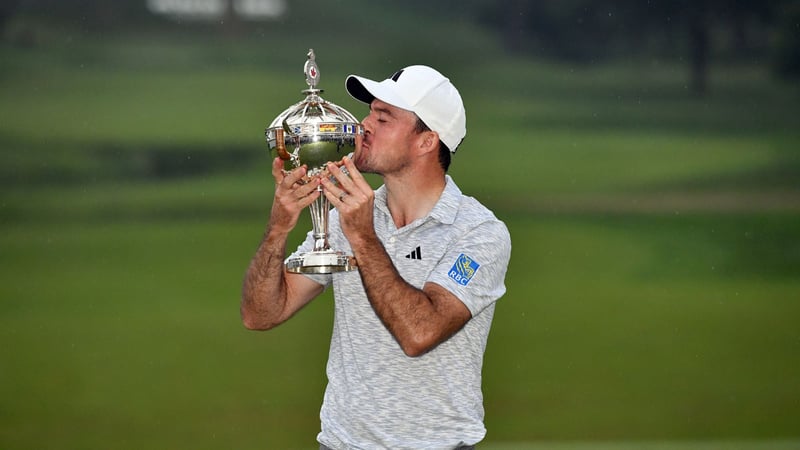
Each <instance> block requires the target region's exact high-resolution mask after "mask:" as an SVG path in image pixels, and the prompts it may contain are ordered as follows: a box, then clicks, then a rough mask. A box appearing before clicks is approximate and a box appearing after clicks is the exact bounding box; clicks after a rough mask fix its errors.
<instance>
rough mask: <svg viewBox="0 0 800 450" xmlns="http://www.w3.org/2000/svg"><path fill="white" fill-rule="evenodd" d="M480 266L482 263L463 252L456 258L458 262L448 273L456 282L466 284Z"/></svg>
mask: <svg viewBox="0 0 800 450" xmlns="http://www.w3.org/2000/svg"><path fill="white" fill-rule="evenodd" d="M480 266H481V265H480V264H478V263H477V262H475V261H474V260H473V259H472V258H470V257H469V256H467V255H465V254H463V253H462V254H461V255H460V256H459V257H458V258H457V259H456V262H455V263H454V264H453V267H451V268H450V272H448V274H447V275H448V276H449V277H450V278H452V279H453V281H455V282H456V283H458V284H460V285H462V286H466V285H467V283H469V280H471V279H472V276H473V275H475V272H477V271H478V267H480Z"/></svg>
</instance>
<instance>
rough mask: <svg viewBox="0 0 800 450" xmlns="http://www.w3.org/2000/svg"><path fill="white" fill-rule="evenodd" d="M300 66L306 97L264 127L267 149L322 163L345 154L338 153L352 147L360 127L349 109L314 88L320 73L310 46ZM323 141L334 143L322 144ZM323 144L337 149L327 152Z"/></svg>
mask: <svg viewBox="0 0 800 450" xmlns="http://www.w3.org/2000/svg"><path fill="white" fill-rule="evenodd" d="M303 69H304V72H305V75H306V84H307V85H308V89H305V90H303V91H301V93H302V94H304V95H305V96H306V97H305V99H303V100H302V101H299V102H297V103H295V104H294V105H292V106H290V107H288V108H286V109H285V110H284V111H283V112H282V113H280V114H279V115H278V116H277V117H276V118H275V119H274V120H273V121H272V122H271V123H270V124H269V126H268V127H267V129H266V130H265V137H266V141H267V144H268V146H269V148H270V150H273V149H275V150H277V153H278V155H279V156H280V157H281V158H282V159H284V160H286V161H287V163H289V162H291V163H292V164H294V165H295V166H299V165H300V164H309V166H310V167H312V166H321V165H322V164H323V163H324V162H325V161H329V160H334V159H333V158H335V159H339V158H341V156H344V155H346V154H347V153H344V154H343V155H339V153H341V152H342V151H344V150H345V149H346V148H349V147H352V145H351V144H352V142H353V140H354V139H355V135H357V134H363V128H362V127H361V125H360V123H359V121H358V119H356V118H355V116H353V115H352V114H350V112H349V111H347V110H346V109H344V108H342V107H340V106H338V105H335V104H333V103H331V102H328V101H326V100H324V99H323V98H322V97H321V96H320V93H322V92H323V91H322V90H321V89H318V88H317V84H318V83H319V78H320V72H319V67H318V66H317V62H316V56H315V55H314V50H313V49H309V51H308V60H307V61H306V63H305V65H304V67H303ZM324 142H329V143H332V144H333V145H331V146H325V145H323V143H324ZM325 147H331V148H334V147H335V149H336V150H335V151H326V150H324V148H325ZM348 152H349V151H348Z"/></svg>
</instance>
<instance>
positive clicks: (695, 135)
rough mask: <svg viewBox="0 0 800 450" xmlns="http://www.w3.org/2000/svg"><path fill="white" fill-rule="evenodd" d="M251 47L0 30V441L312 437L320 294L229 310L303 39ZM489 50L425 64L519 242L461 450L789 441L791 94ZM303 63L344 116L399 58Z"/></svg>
mask: <svg viewBox="0 0 800 450" xmlns="http://www.w3.org/2000/svg"><path fill="white" fill-rule="evenodd" d="M450 26H452V27H455V28H454V29H453V30H458V31H463V30H462V28H461V27H463V24H461V25H459V24H454V25H450ZM396 27H398V28H399V27H400V25H396ZM266 33H267V35H266V37H258V36H256V37H252V36H250V37H245V38H241V39H239V40H224V39H223V40H213V39H210V38H208V39H200V38H198V39H197V40H196V41H194V40H192V39H186V38H180V37H175V36H173V37H170V36H163V37H162V36H158V35H156V36H151V37H142V36H137V35H134V36H124V35H123V36H116V37H113V38H109V39H107V40H104V41H98V40H93V39H90V38H89V37H81V36H77V37H75V39H74V40H70V41H69V44H66V43H65V41H61V40H50V41H45V42H44V43H43V44H42V45H40V46H38V47H33V48H25V49H20V48H18V47H14V46H11V45H7V44H5V43H4V44H2V45H0V58H2V60H3V66H2V71H0V149H1V150H2V151H0V299H2V301H1V302H0V338H2V340H3V342H4V343H5V344H4V345H3V346H2V348H0V361H2V366H0V398H2V401H1V402H0V448H3V449H6V448H8V449H41V448H59V449H101V448H103V449H104V448H114V449H126V448H129V449H143V448H146V449H175V448H191V449H221V448H236V449H246V448H269V449H273V448H274V449H284V448H315V436H316V433H317V432H318V430H319V416H318V414H319V407H320V404H321V400H322V393H323V389H324V386H325V383H326V380H325V371H324V370H325V363H326V358H327V350H328V344H329V337H330V332H331V325H332V304H331V302H332V296H331V295H330V293H326V294H324V295H323V296H322V297H321V298H319V299H318V300H316V301H315V302H313V303H312V304H311V305H309V306H308V307H307V308H306V309H304V310H303V311H302V312H301V313H300V314H298V316H297V317H296V318H294V319H293V320H291V321H289V322H288V323H286V324H285V325H283V326H281V327H279V328H278V329H276V330H274V331H270V332H267V333H257V332H251V331H246V330H245V329H244V328H243V327H242V325H241V324H240V320H239V309H238V303H239V289H240V285H241V280H242V277H243V275H244V271H245V269H246V267H247V264H248V263H249V260H250V257H251V256H252V254H253V252H254V250H255V248H256V246H257V245H258V242H259V239H260V237H261V234H262V232H263V229H264V225H265V222H266V219H267V216H268V212H269V208H270V202H271V198H272V189H273V180H272V178H271V175H270V173H269V162H270V159H269V158H270V157H269V155H268V154H267V151H266V146H265V144H264V141H263V128H264V126H265V125H266V124H267V123H268V122H269V121H271V119H272V118H274V116H276V115H277V114H278V113H279V112H281V111H282V110H283V109H284V108H286V107H287V106H289V105H290V104H291V103H294V102H296V101H298V100H299V99H300V96H299V91H300V90H301V89H302V88H303V87H305V86H304V83H303V79H302V73H301V72H300V70H299V69H300V68H301V67H302V63H303V60H304V58H305V53H304V51H305V49H304V48H303V47H305V46H306V44H305V43H302V44H295V47H298V49H299V52H298V54H297V55H294V54H292V55H289V52H290V51H291V52H295V51H297V50H298V49H296V48H287V49H286V52H283V51H278V50H276V48H278V46H277V44H275V43H276V42H278V43H283V44H287V45H288V43H289V42H291V40H290V39H289V38H288V37H276V35H277V34H279V32H278V31H269V30H267V31H266ZM270 33H273V34H270ZM353 33H354V31H353ZM456 36H458V35H456ZM270 39H278V40H277V41H275V40H270ZM281 39H282V40H281ZM449 39H450V40H448V41H446V42H445V43H449V45H455V43H456V41H457V40H458V38H457V37H451V38H449ZM268 44H269V46H268ZM335 44H337V42H325V43H324V44H323V45H325V46H328V47H329V48H333V47H334V46H335ZM395 45H399V44H395ZM494 45H495V44H494V43H493V42H492V41H491V40H488V39H484V38H483V37H482V36H481V35H480V34H479V33H477V32H476V33H475V34H474V35H470V38H469V39H466V40H465V42H464V43H463V46H462V47H458V46H456V47H454V50H453V58H452V59H448V60H447V61H443V62H442V64H443V65H444V66H445V69H447V70H449V71H450V72H451V73H453V75H452V78H453V79H454V82H455V83H456V84H457V85H458V86H459V87H460V89H461V90H462V95H464V97H465V101H466V103H467V110H468V135H467V139H466V140H465V141H464V144H463V146H462V147H460V149H459V152H458V153H457V154H456V155H455V157H454V159H453V165H452V167H451V174H452V175H453V177H454V178H455V179H456V181H457V182H458V183H459V185H460V186H461V188H462V189H463V190H464V191H465V192H467V193H469V194H470V195H473V196H475V197H477V198H478V199H479V200H481V201H482V202H484V203H486V204H487V205H489V206H490V207H492V208H493V209H494V211H495V212H496V214H497V215H498V217H500V218H501V219H502V220H504V221H505V222H506V223H507V225H508V227H509V230H510V232H511V235H512V242H513V252H512V261H511V265H510V268H509V272H508V277H507V280H506V284H507V288H508V292H507V294H506V295H505V296H504V297H503V298H502V299H501V300H500V301H499V303H498V306H497V312H496V316H495V322H494V327H493V329H492V333H491V335H490V338H489V344H488V350H487V354H486V358H485V367H484V394H485V407H486V424H487V428H488V430H489V431H488V434H487V438H486V441H485V443H484V444H483V445H481V447H480V448H481V449H486V450H511V449H520V450H538V449H545V448H547V449H556V450H589V449H593V450H594V449H601V450H602V449H623V450H625V449H634V448H635V449H645V450H671V449H679V450H684V449H697V450H716V449H723V448H725V449H728V448H731V449H743V450H773V449H774V450H783V449H789V448H798V447H800V441H798V439H800V431H798V426H797V424H798V423H800V383H798V380H800V364H798V355H800V334H798V333H799V332H798V326H797V323H798V320H797V319H798V318H800V302H798V299H800V295H798V294H800V184H798V180H800V153H798V152H797V149H798V148H800V131H799V130H800V127H799V126H798V125H800V119H798V117H800V115H798V113H799V112H800V111H799V110H798V105H799V104H800V102H798V100H800V95H798V90H797V86H796V85H787V84H784V83H781V82H778V81H775V80H774V79H772V78H771V77H770V76H769V74H768V73H767V72H766V71H765V70H764V69H763V68H762V67H760V66H757V65H743V66H722V65H715V66H713V67H712V86H713V90H712V94H711V95H710V96H708V97H707V98H704V99H696V98H691V97H690V96H689V95H688V94H687V93H686V88H685V80H684V73H683V69H682V66H680V64H678V63H669V62H664V63H663V64H659V65H654V64H635V63H623V62H619V63H609V64H602V65H594V66H571V65H568V64H561V65H559V64H547V63H542V62H539V61H535V60H518V59H512V58H509V57H508V56H506V55H504V54H503V53H502V52H500V51H489V50H492V49H494V50H496V48H495V47H494ZM376 47H380V45H379V44H378V43H375V42H365V43H364V44H363V48H362V51H363V52H364V53H366V54H367V55H373V54H374V53H378V52H379V51H380V48H377V49H376ZM265 48H269V49H270V50H269V51H266V50H265ZM476 49H478V50H482V51H484V50H485V53H482V55H484V56H485V59H484V60H482V64H479V65H478V64H475V65H473V64H471V62H472V59H471V58H469V57H468V54H471V53H472V52H474V51H475V50H476ZM323 50H325V49H324V48H323ZM405 51H406V52H407V53H403V54H401V55H400V56H398V59H403V60H405V58H408V57H409V54H411V55H412V56H413V53H414V52H411V51H410V50H407V49H406V50H405ZM318 55H320V56H319V59H318V61H319V62H320V65H321V68H322V70H323V74H324V75H323V80H324V81H323V83H324V85H325V89H326V93H325V97H326V98H328V99H329V100H331V101H334V102H335V103H338V104H340V105H342V106H344V107H346V108H348V109H350V110H351V111H352V112H353V113H354V114H355V115H357V116H363V115H364V114H365V112H366V107H364V106H363V105H358V104H356V103H355V102H354V101H353V100H351V99H349V98H346V94H345V93H344V90H343V89H342V85H341V81H342V80H343V78H344V77H345V76H346V74H348V73H350V72H358V73H365V74H366V75H369V76H373V77H376V78H379V77H382V76H384V75H387V74H389V73H391V71H392V70H394V69H396V67H394V66H395V65H396V64H397V63H398V61H397V60H388V61H387V60H386V58H379V57H377V56H375V57H372V58H368V59H370V60H369V61H363V60H364V59H365V58H363V57H361V56H357V55H355V54H350V55H345V56H343V57H342V58H336V57H334V56H333V55H332V54H331V51H330V50H329V53H326V52H325V51H319V52H318ZM327 55H330V56H327ZM422 55H423V56H426V53H422ZM268 56H269V57H268ZM270 57H271V58H273V59H270ZM427 57H430V54H429V53H428V54H427ZM295 60H296V63H297V67H296V68H295V67H287V61H295ZM423 62H426V63H431V64H432V63H433V62H431V61H423ZM293 64H294V62H293ZM295 69H297V70H295ZM326 70H327V71H326ZM371 181H372V182H374V183H375V184H376V186H377V183H378V180H377V179H376V178H371ZM308 227H309V220H308V218H307V217H304V218H303V219H302V221H301V224H300V226H299V227H298V230H296V232H295V233H294V234H293V235H292V238H291V242H290V247H291V246H294V245H297V244H298V243H299V242H300V240H301V239H302V237H303V235H304V233H305V231H306V229H307V228H308Z"/></svg>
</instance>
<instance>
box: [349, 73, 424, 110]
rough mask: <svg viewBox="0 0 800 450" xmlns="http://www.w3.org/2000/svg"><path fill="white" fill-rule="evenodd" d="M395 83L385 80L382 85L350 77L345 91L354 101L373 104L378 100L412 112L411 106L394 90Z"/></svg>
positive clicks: (355, 76)
mask: <svg viewBox="0 0 800 450" xmlns="http://www.w3.org/2000/svg"><path fill="white" fill-rule="evenodd" d="M394 83H395V82H394V81H392V80H383V81H381V82H380V83H378V82H376V81H372V80H370V79H367V78H364V77H359V76H357V75H350V76H348V77H347V80H346V81H345V89H347V93H349V94H350V96H351V97H353V98H354V99H356V100H358V101H360V102H363V103H366V104H368V105H369V104H371V103H372V101H373V100H375V99H376V98H377V99H378V100H381V101H384V102H386V103H388V104H390V105H392V106H396V107H398V108H402V109H406V110H409V111H410V110H411V106H410V105H408V103H407V102H406V101H405V100H404V99H403V98H402V97H400V95H398V93H397V92H396V90H395V89H394Z"/></svg>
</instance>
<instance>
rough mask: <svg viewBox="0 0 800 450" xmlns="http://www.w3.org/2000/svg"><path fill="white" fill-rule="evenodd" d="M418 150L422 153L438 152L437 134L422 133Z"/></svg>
mask: <svg viewBox="0 0 800 450" xmlns="http://www.w3.org/2000/svg"><path fill="white" fill-rule="evenodd" d="M421 138H422V139H421V141H420V144H419V146H420V149H421V150H423V153H428V152H430V151H438V146H439V133H437V132H435V131H424V132H423V133H422V136H421Z"/></svg>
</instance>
